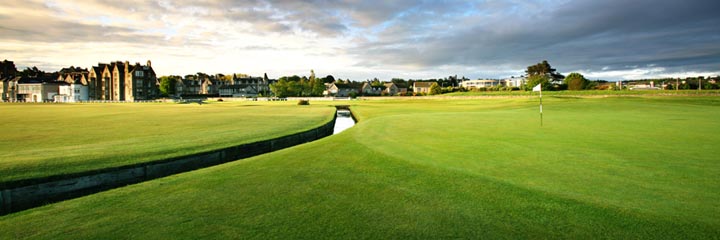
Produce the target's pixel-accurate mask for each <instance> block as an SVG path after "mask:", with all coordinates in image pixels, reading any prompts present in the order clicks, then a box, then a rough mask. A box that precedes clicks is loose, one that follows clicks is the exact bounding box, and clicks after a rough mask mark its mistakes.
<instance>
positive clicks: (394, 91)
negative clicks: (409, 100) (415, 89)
mask: <svg viewBox="0 0 720 240" xmlns="http://www.w3.org/2000/svg"><path fill="white" fill-rule="evenodd" d="M383 85H384V86H385V89H383V91H382V95H388V96H395V95H398V93H400V88H399V87H398V86H397V85H396V84H395V83H391V82H390V83H385V84H383ZM405 92H407V88H406V89H405Z"/></svg>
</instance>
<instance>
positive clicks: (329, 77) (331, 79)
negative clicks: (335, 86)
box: [323, 75, 335, 83]
mask: <svg viewBox="0 0 720 240" xmlns="http://www.w3.org/2000/svg"><path fill="white" fill-rule="evenodd" d="M333 82H335V77H333V75H327V77H325V78H324V79H323V83H333Z"/></svg>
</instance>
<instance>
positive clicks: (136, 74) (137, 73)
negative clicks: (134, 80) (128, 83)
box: [135, 71, 143, 77]
mask: <svg viewBox="0 0 720 240" xmlns="http://www.w3.org/2000/svg"><path fill="white" fill-rule="evenodd" d="M135 76H136V77H142V76H143V71H136V72H135Z"/></svg>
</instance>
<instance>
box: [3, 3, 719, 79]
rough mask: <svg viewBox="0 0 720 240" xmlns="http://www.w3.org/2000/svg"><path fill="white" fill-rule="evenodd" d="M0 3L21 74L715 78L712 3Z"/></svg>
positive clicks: (6, 49)
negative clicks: (149, 71) (105, 65)
mask: <svg viewBox="0 0 720 240" xmlns="http://www.w3.org/2000/svg"><path fill="white" fill-rule="evenodd" d="M193 2H194V1H126V2H125V3H123V4H117V3H115V2H113V1H106V0H89V1H83V2H82V3H78V2H73V1H16V0H10V1H4V2H3V3H0V22H3V24H1V26H0V52H3V53H4V54H3V56H0V58H5V59H8V60H12V61H14V62H15V63H16V65H17V67H18V70H22V69H24V68H26V67H32V66H37V67H38V68H40V69H43V70H52V71H55V70H59V69H60V68H63V67H68V66H70V65H74V66H80V67H83V68H87V67H90V66H93V65H96V64H97V63H98V62H110V61H117V60H120V61H125V60H128V61H130V62H141V63H144V62H145V61H147V60H151V61H152V62H153V68H155V70H156V73H157V74H158V75H160V76H161V75H186V74H194V73H196V72H205V73H208V74H215V73H224V74H228V73H245V74H249V75H252V76H262V74H263V73H267V74H268V75H269V76H271V78H278V77H280V76H286V75H301V76H302V75H308V74H309V73H310V70H311V69H314V71H315V73H316V74H317V75H318V76H325V75H333V76H334V77H335V78H342V79H348V78H350V79H352V80H356V81H361V80H365V79H372V78H376V77H377V78H379V79H381V80H389V79H391V78H405V79H421V78H442V77H446V76H449V75H458V77H461V76H465V77H468V78H470V79H475V78H506V77H510V76H519V75H522V74H524V70H525V68H526V67H527V66H529V65H533V64H536V63H538V62H541V61H543V60H548V62H549V63H550V64H551V65H552V66H553V67H554V68H556V69H557V70H558V71H559V72H561V73H563V74H568V73H570V72H579V73H582V74H584V75H585V76H586V77H587V78H589V79H603V80H626V79H639V78H655V77H689V76H716V75H720V44H717V43H718V42H720V16H718V14H717V11H716V10H717V9H720V2H717V1H709V0H694V1H671V0H660V1H647V0H641V1H632V2H626V1H616V0H611V1H564V0H557V1H555V0H548V1H536V2H523V1H512V0H510V1H477V2H466V1H444V2H439V1H420V2H416V1H391V2H386V1H378V2H374V1H341V2H326V1H317V2H315V1H303V2H297V1H242V2H234V1H224V0H208V1H203V3H202V4H194V3H193Z"/></svg>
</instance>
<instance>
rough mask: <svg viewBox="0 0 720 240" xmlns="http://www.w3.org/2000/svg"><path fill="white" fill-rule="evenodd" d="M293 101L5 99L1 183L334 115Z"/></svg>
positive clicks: (147, 157) (199, 148) (280, 132)
mask: <svg viewBox="0 0 720 240" xmlns="http://www.w3.org/2000/svg"><path fill="white" fill-rule="evenodd" d="M333 111H334V109H333V108H331V107H327V106H320V105H316V106H295V105H293V104H290V103H257V102H254V103H252V105H251V104H250V103H212V104H203V105H198V104H170V103H151V104H148V103H144V104H126V103H125V104H2V105H1V106H0V116H3V121H2V123H0V129H2V135H1V136H2V137H0V185H2V184H3V183H7V182H10V181H17V180H23V179H30V178H38V177H47V176H53V175H63V174H69V173H77V172H84V171H89V170H97V169H103V168H109V167H118V166H124V165H129V164H134V163H141V162H147V161H153V160H160V159H165V158H171V157H176V156H183V155H188V154H193V153H198V152H203V151H208V150H213V149H220V148H223V147H228V146H232V145H237V144H241V143H247V142H254V141H258V140H263V139H270V138H274V137H279V136H284V135H287V134H289V133H293V132H300V131H303V130H306V129H310V128H312V127H316V126H319V125H321V124H323V123H325V122H327V121H330V120H331V119H332V115H333V114H332V113H333Z"/></svg>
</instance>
